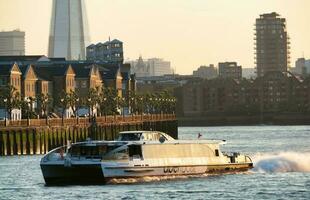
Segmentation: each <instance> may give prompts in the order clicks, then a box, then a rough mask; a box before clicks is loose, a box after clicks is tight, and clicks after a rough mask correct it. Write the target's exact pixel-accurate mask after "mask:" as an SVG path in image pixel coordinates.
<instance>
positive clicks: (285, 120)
mask: <svg viewBox="0 0 310 200" xmlns="http://www.w3.org/2000/svg"><path fill="white" fill-rule="evenodd" d="M177 119H178V123H179V126H246V125H261V124H266V125H310V114H308V115H306V114H305V115H294V114H269V115H263V116H261V115H254V116H229V115H227V116H225V115H221V116H203V117H177Z"/></svg>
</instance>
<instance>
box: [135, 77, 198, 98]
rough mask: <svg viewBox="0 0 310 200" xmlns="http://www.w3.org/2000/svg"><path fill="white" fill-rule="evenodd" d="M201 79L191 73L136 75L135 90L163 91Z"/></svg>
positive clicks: (145, 91)
mask: <svg viewBox="0 0 310 200" xmlns="http://www.w3.org/2000/svg"><path fill="white" fill-rule="evenodd" d="M197 79H199V80H201V78H197V77H193V76H192V75H178V74H171V75H163V76H147V77H137V90H136V91H137V92H138V93H140V94H143V93H145V94H146V93H155V92H163V91H173V90H174V89H175V88H176V87H179V86H182V85H184V84H186V83H187V82H188V81H191V80H197Z"/></svg>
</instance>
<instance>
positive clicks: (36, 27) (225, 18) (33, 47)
mask: <svg viewBox="0 0 310 200" xmlns="http://www.w3.org/2000/svg"><path fill="white" fill-rule="evenodd" d="M51 5H52V0H0V30H12V29H16V28H19V29H20V30H22V31H25V32H26V53H27V54H45V55H46V54H47V48H48V35H49V26H50V15H51ZM86 9H87V15H88V23H89V30H90V39H91V42H94V43H96V42H99V41H105V40H107V39H108V37H109V36H111V38H118V39H120V40H122V41H123V42H124V51H125V58H130V59H136V58H138V56H139V55H140V54H141V55H142V57H144V58H149V57H160V58H164V59H166V60H170V61H171V63H172V66H173V67H174V68H176V72H177V73H180V74H190V73H192V71H193V70H194V69H196V68H197V67H199V66H200V65H203V64H210V63H213V64H217V63H218V62H220V61H237V62H238V63H240V64H241V65H242V66H243V67H254V40H253V36H254V23H255V18H257V17H258V16H259V14H262V13H268V12H273V11H276V12H278V13H279V14H281V16H282V17H285V18H286V19H287V29H288V33H289V35H290V37H291V57H292V59H291V62H292V65H293V66H294V65H295V64H294V62H295V60H296V58H298V57H301V56H302V55H303V54H304V55H305V57H307V58H310V10H309V9H310V0H86Z"/></svg>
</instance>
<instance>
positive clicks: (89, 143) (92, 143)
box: [72, 140, 226, 146]
mask: <svg viewBox="0 0 310 200" xmlns="http://www.w3.org/2000/svg"><path fill="white" fill-rule="evenodd" d="M102 144H107V145H148V144H150V145H151V144H226V141H225V140H166V141H165V142H163V143H160V142H159V141H144V140H141V141H140V140H138V141H118V140H113V141H106V140H89V141H83V142H77V143H73V144H72V145H86V146H97V145H102Z"/></svg>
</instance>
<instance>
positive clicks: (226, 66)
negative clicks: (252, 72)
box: [219, 62, 242, 79]
mask: <svg viewBox="0 0 310 200" xmlns="http://www.w3.org/2000/svg"><path fill="white" fill-rule="evenodd" d="M219 77H221V78H233V79H241V78H242V67H241V66H238V65H237V63H236V62H223V63H219Z"/></svg>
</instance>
